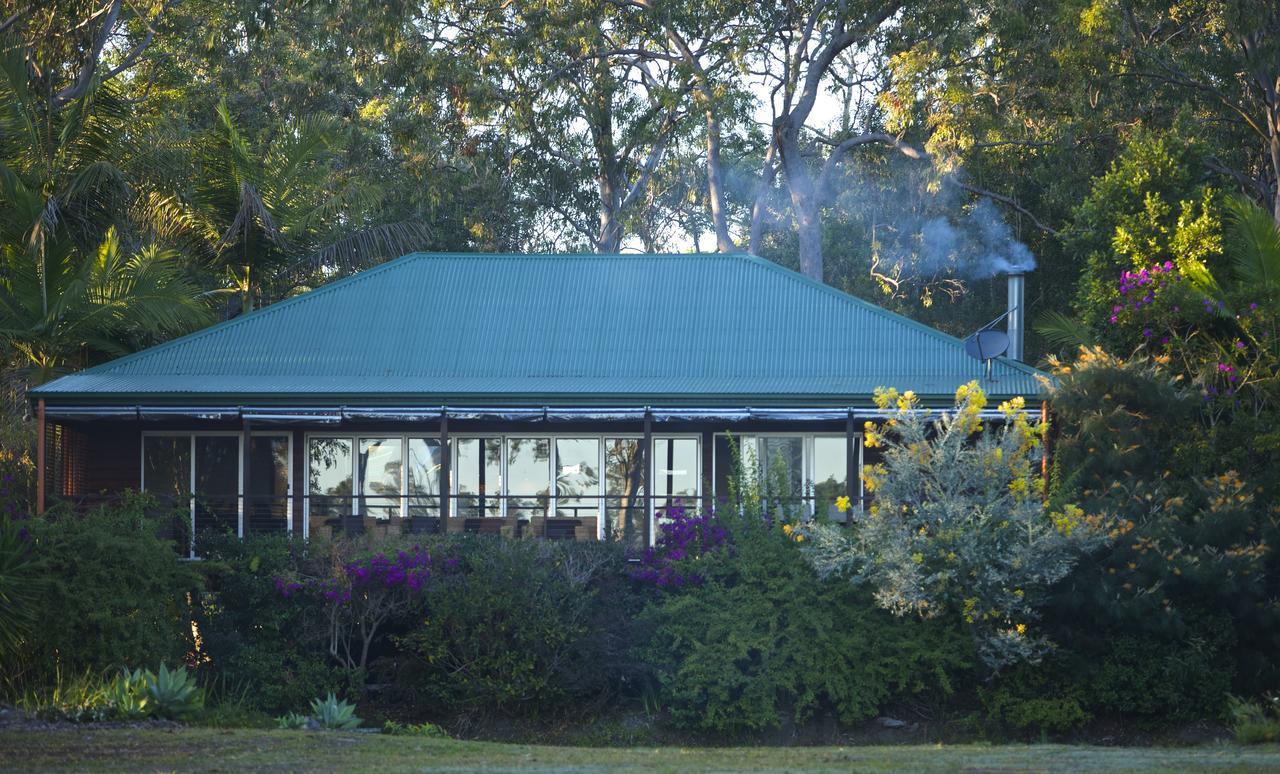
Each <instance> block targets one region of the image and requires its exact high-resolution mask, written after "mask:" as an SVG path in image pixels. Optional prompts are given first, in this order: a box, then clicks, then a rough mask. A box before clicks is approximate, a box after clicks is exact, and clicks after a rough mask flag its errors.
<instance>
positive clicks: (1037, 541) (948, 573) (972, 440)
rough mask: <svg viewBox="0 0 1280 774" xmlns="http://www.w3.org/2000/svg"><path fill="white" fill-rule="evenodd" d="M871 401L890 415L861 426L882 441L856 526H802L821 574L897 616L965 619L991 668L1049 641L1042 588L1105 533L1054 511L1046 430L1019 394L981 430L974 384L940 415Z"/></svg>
mask: <svg viewBox="0 0 1280 774" xmlns="http://www.w3.org/2000/svg"><path fill="white" fill-rule="evenodd" d="M876 402H877V404H878V405H879V406H880V408H882V409H884V410H886V411H889V412H891V418H890V419H888V420H887V421H885V422H884V423H883V424H882V425H879V426H877V425H876V424H875V423H872V422H868V423H867V433H866V435H865V438H864V442H865V444H866V445H867V446H868V447H884V451H883V458H884V462H883V463H880V464H874V465H868V466H867V467H866V468H865V469H864V471H863V482H864V484H865V485H866V488H867V490H868V491H870V492H873V493H874V494H875V501H874V503H873V504H872V505H871V507H870V509H869V515H868V517H867V518H866V519H863V520H861V521H860V522H859V523H858V524H856V525H855V526H854V527H853V529H852V530H847V531H846V530H842V529H840V528H838V527H834V526H830V525H816V526H811V527H807V528H805V529H804V530H803V531H802V533H801V534H802V535H803V536H809V537H812V538H813V540H812V541H811V543H810V545H812V546H813V547H812V548H811V549H809V551H808V555H809V557H810V558H811V559H812V561H813V562H814V565H815V566H816V567H817V568H818V570H819V572H820V573H821V574H822V575H824V576H828V575H835V574H845V575H848V576H849V577H850V578H851V579H852V580H853V581H854V582H855V583H865V584H867V585H868V586H870V587H871V588H872V589H873V590H874V595H875V599H876V601H877V602H878V603H879V604H880V605H882V606H883V607H884V608H885V609H887V610H890V611H892V612H894V613H896V614H899V615H901V614H906V613H915V614H918V615H920V616H922V617H925V618H929V617H934V616H938V615H944V614H948V613H949V614H952V615H955V616H958V617H960V618H962V619H963V620H964V621H965V623H966V624H967V625H968V628H969V630H970V631H971V633H972V634H973V636H974V639H975V642H976V643H977V646H978V652H979V655H980V656H981V658H982V660H983V662H984V663H985V664H986V665H987V666H988V668H990V669H991V670H998V669H999V668H1001V667H1004V666H1008V665H1010V664H1014V663H1018V662H1020V661H1034V660H1036V659H1037V658H1039V657H1040V656H1041V655H1042V654H1043V653H1044V652H1045V651H1046V650H1048V648H1049V646H1050V643H1049V641H1048V639H1047V638H1046V637H1045V636H1044V635H1043V634H1042V633H1039V632H1037V631H1036V630H1035V629H1034V628H1033V627H1034V624H1035V621H1036V620H1037V619H1038V618H1039V611H1040V607H1041V606H1042V605H1043V603H1044V601H1045V599H1046V597H1047V594H1048V591H1049V588H1050V587H1051V586H1052V584H1053V583H1055V582H1056V581H1058V580H1060V579H1061V578H1063V577H1064V576H1066V574H1067V573H1068V572H1069V571H1070V569H1071V567H1072V566H1073V565H1074V564H1075V562H1076V561H1077V559H1078V558H1079V556H1080V555H1081V553H1082V552H1083V551H1085V550H1086V549H1088V548H1090V547H1092V546H1094V545H1097V544H1098V543H1100V542H1102V541H1103V539H1104V537H1105V536H1104V534H1103V532H1102V530H1101V528H1100V525H1101V523H1102V520H1101V518H1099V517H1092V516H1086V515H1085V514H1084V512H1083V511H1082V510H1081V509H1080V508H1078V507H1075V506H1072V505H1067V506H1064V507H1063V508H1062V509H1061V510H1060V511H1057V512H1050V511H1049V509H1048V507H1047V505H1046V503H1045V502H1044V501H1043V500H1042V499H1041V497H1040V493H1039V490H1040V487H1041V480H1040V478H1039V475H1038V473H1037V472H1036V468H1037V467H1038V466H1037V465H1036V464H1034V463H1038V461H1039V449H1040V438H1041V436H1042V435H1043V433H1044V430H1045V429H1046V428H1045V426H1044V425H1042V424H1038V423H1037V424H1031V423H1029V422H1028V421H1027V419H1026V416H1025V414H1024V413H1023V412H1022V407H1023V402H1022V399H1021V398H1015V399H1014V400H1012V401H1009V402H1008V403H1005V404H1002V405H1001V407H1000V408H1001V411H1002V413H1003V414H1004V415H1005V421H1004V422H1003V424H1001V425H999V426H997V427H993V428H990V429H989V430H986V431H984V425H983V422H982V420H981V418H980V412H981V411H982V409H983V408H984V407H985V406H986V396H985V395H984V394H983V392H982V390H980V389H979V388H978V385H977V383H976V382H971V383H969V384H967V385H962V386H961V387H960V389H959V390H957V392H956V408H955V411H954V412H950V413H946V412H944V413H942V414H941V415H940V416H938V417H937V418H936V419H937V421H936V422H935V421H933V418H926V417H925V416H923V415H922V414H921V413H920V412H918V411H916V399H915V395H914V394H913V393H911V392H910V391H908V392H905V393H902V394H901V395H899V394H898V392H897V391H896V390H877V391H876ZM975 436H976V437H975Z"/></svg>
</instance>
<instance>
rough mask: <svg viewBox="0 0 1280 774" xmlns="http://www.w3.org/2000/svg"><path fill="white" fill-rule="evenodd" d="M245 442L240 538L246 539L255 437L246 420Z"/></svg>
mask: <svg viewBox="0 0 1280 774" xmlns="http://www.w3.org/2000/svg"><path fill="white" fill-rule="evenodd" d="M243 432H244V440H243V441H241V446H242V447H243V450H242V452H241V455H240V465H241V468H240V470H241V472H240V537H244V536H245V533H246V532H248V528H249V515H250V503H249V490H250V485H249V469H250V465H249V451H250V450H251V449H252V448H253V435H252V433H251V432H250V425H249V420H248V419H246V420H244V431H243Z"/></svg>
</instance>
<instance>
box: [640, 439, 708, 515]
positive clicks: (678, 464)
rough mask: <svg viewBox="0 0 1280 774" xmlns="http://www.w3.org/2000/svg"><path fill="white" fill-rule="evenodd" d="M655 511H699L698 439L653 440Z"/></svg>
mask: <svg viewBox="0 0 1280 774" xmlns="http://www.w3.org/2000/svg"><path fill="white" fill-rule="evenodd" d="M652 470H653V499H654V507H655V508H656V509H659V510H665V509H666V508H670V507H672V506H674V505H684V506H686V507H697V502H696V500H697V497H698V476H699V474H700V471H699V470H698V441H697V439H696V438H655V439H653V468H652Z"/></svg>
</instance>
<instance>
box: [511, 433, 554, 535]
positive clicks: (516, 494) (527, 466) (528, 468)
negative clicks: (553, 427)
mask: <svg viewBox="0 0 1280 774" xmlns="http://www.w3.org/2000/svg"><path fill="white" fill-rule="evenodd" d="M506 494H507V516H512V517H515V518H518V519H529V518H533V517H545V516H546V515H547V508H548V505H549V503H550V499H551V439H549V438H508V439H507V491H506Z"/></svg>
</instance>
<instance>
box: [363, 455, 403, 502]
mask: <svg viewBox="0 0 1280 774" xmlns="http://www.w3.org/2000/svg"><path fill="white" fill-rule="evenodd" d="M401 461H402V460H401V451H400V439H399V438H361V439H360V513H361V515H362V516H364V517H365V518H367V519H378V520H379V521H386V520H387V519H390V518H392V517H396V516H399V515H400V480H401V478H400V475H401V473H400V465H401Z"/></svg>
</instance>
